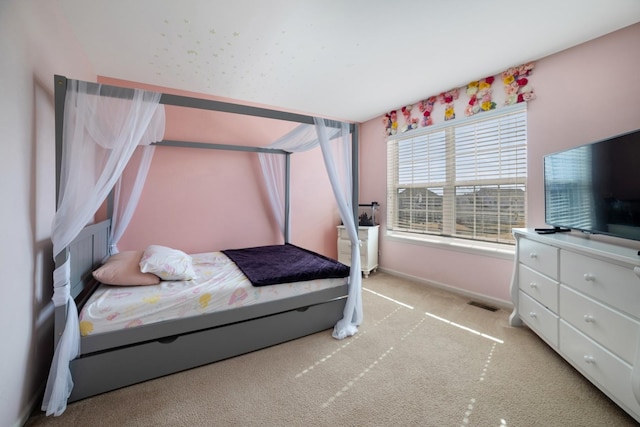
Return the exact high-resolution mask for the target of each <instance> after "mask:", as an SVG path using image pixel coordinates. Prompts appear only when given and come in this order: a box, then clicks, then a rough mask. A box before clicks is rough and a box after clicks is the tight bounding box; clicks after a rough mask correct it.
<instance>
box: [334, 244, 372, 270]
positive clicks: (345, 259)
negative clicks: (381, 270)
mask: <svg viewBox="0 0 640 427" xmlns="http://www.w3.org/2000/svg"><path fill="white" fill-rule="evenodd" d="M338 261H340V262H341V263H343V264H344V265H348V266H351V242H350V241H349V240H346V241H345V240H338ZM368 265H369V253H368V251H367V250H366V248H363V247H362V245H360V267H361V268H364V269H367V268H368V267H367V266H368Z"/></svg>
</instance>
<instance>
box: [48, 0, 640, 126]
mask: <svg viewBox="0 0 640 427" xmlns="http://www.w3.org/2000/svg"><path fill="white" fill-rule="evenodd" d="M57 1H58V2H59V3H60V6H61V9H62V11H63V14H64V15H65V16H66V17H67V18H68V20H69V24H70V26H71V27H72V29H73V31H74V32H75V34H76V36H77V37H78V39H79V41H80V43H81V44H82V45H83V46H84V48H85V51H86V53H87V55H88V57H89V59H90V61H91V63H92V64H93V67H94V71H95V72H96V74H98V75H100V76H106V77H113V78H118V79H124V80H131V81H135V82H141V83H148V84H152V85H158V86H163V87H168V88H176V89H183V90H187V91H192V92H198V93H203V94H211V95H216V96H222V97H228V98H233V99H236V100H240V101H247V102H251V103H257V104H261V105H265V106H271V107H275V108H277V109H282V110H288V111H295V112H300V113H304V114H310V115H317V116H322V117H328V118H337V119H342V120H347V121H354V122H362V121H366V120H368V119H371V118H373V117H376V116H379V115H382V114H384V113H385V112H387V111H389V110H392V109H395V108H399V107H401V106H402V105H405V104H411V103H415V102H417V101H419V100H421V99H423V98H427V97H428V96H431V95H437V94H438V93H440V92H443V91H446V90H449V89H452V88H455V87H460V86H464V85H466V84H467V83H468V82H469V81H472V80H476V79H479V78H482V77H485V76H488V75H494V74H497V73H499V72H501V71H503V70H505V69H507V68H509V67H511V66H516V65H520V64H522V63H525V62H529V61H533V60H537V59H540V58H542V57H545V56H547V55H550V54H553V53H556V52H559V51H561V50H564V49H566V48H569V47H571V46H575V45H577V44H580V43H583V42H585V41H588V40H591V39H594V38H596V37H599V36H601V35H604V34H607V33H609V32H612V31H615V30H617V29H620V28H623V27H626V26H628V25H631V24H634V23H636V22H639V21H640V0H606V1H605V0H530V1H523V2H520V1H514V0H483V1H472V0H398V1H389V0H385V1H380V0H227V1H222V0H57ZM639 42H640V40H639ZM639 45H640V43H639ZM534 73H535V70H534ZM61 74H64V72H63V71H61ZM67 77H70V78H73V77H74V76H72V75H67Z"/></svg>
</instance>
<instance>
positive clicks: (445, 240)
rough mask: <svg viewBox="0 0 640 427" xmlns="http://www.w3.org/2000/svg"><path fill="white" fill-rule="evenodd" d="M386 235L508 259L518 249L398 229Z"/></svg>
mask: <svg viewBox="0 0 640 427" xmlns="http://www.w3.org/2000/svg"><path fill="white" fill-rule="evenodd" d="M385 237H386V238H387V239H389V240H392V241H395V242H400V243H408V244H412V245H420V246H428V247H433V248H438V249H445V250H450V251H457V252H464V253H468V254H473V255H482V256H491V257H495V258H501V259H508V260H513V257H514V256H515V251H516V248H515V246H511V245H505V244H499V243H491V242H479V241H474V240H465V239H456V238H454V237H443V236H431V235H418V234H412V233H402V232H398V231H387V233H386V235H385Z"/></svg>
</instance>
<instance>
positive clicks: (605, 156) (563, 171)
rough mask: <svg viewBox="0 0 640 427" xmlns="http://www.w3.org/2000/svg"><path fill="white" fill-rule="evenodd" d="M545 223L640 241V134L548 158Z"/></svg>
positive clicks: (545, 173) (545, 182) (565, 228)
mask: <svg viewBox="0 0 640 427" xmlns="http://www.w3.org/2000/svg"><path fill="white" fill-rule="evenodd" d="M544 194H545V222H546V223H547V224H548V225H550V226H553V227H554V228H555V229H557V230H581V231H583V232H586V233H592V234H604V235H609V236H614V237H621V238H625V239H632V240H640V129H639V130H637V131H633V132H629V133H625V134H622V135H617V136H614V137H611V138H608V139H605V140H602V141H599V142H594V143H591V144H586V145H582V146H579V147H575V148H571V149H569V150H565V151H561V152H558V153H553V154H548V155H546V156H545V157H544Z"/></svg>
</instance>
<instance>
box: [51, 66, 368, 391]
mask: <svg viewBox="0 0 640 427" xmlns="http://www.w3.org/2000/svg"><path fill="white" fill-rule="evenodd" d="M54 81H55V102H56V111H55V114H56V116H55V120H56V158H57V161H56V176H57V179H58V181H57V184H58V185H57V188H59V177H60V170H61V153H62V126H63V117H64V98H65V95H66V85H67V79H66V78H65V77H62V76H55V78H54ZM100 90H101V93H102V94H105V95H108V96H118V95H117V94H118V93H121V92H122V91H123V90H131V89H123V88H117V87H113V86H108V85H100ZM160 102H161V103H164V104H168V105H179V106H184V107H191V108H200V109H209V110H215V111H223V112H231V113H237V114H245V115H252V116H259V117H268V118H274V119H279V120H290V121H295V122H299V123H309V124H312V123H313V117H309V116H303V115H298V114H291V113H286V112H281V111H275V110H266V109H262V108H255V107H247V106H242V105H236V104H228V103H222V102H217V101H211V100H203V99H198V98H190V97H182V96H175V95H167V94H162V96H161V100H160ZM351 132H352V140H353V147H352V150H353V156H354V161H353V165H352V167H353V168H354V169H353V170H354V173H353V176H354V177H357V176H358V174H357V127H355V126H354V125H351ZM157 144H158V145H172V146H184V147H197V148H213V149H232V150H242V151H256V152H260V151H265V150H266V151H269V150H268V149H263V148H252V147H237V146H233V145H220V144H202V143H190V142H182V141H161V142H159V143H157ZM283 154H286V155H287V162H286V163H287V169H288V164H289V161H288V158H289V157H288V156H289V154H290V153H285V152H283ZM286 176H287V197H286V206H285V209H288V208H289V202H288V180H289V175H288V173H287V174H286ZM353 186H354V187H353V190H354V191H353V195H354V196H353V200H354V203H353V204H352V206H354V218H356V217H357V206H358V203H357V202H356V200H357V191H356V190H357V180H356V181H354V183H353ZM56 191H57V193H56V196H57V197H58V191H59V190H56ZM109 210H110V209H109ZM286 228H288V227H285V229H286ZM109 229H110V220H106V221H103V222H100V223H97V224H93V225H89V226H87V227H85V228H84V229H83V231H82V232H81V233H80V234H79V235H78V236H77V238H76V239H75V240H74V241H73V243H72V244H71V245H69V247H68V248H66V249H65V250H63V251H62V252H61V253H60V255H58V256H57V257H56V267H57V266H59V265H62V263H64V262H65V260H67V259H69V261H70V266H71V267H70V268H71V296H72V297H73V298H74V300H75V302H76V305H77V306H78V310H81V308H82V306H83V304H84V303H85V302H86V300H87V299H88V298H89V296H90V295H91V293H92V292H93V291H94V290H95V288H96V287H97V286H98V285H99V283H98V282H96V281H95V280H94V279H93V276H92V274H91V272H92V271H93V270H94V269H95V268H97V267H98V266H99V265H100V264H101V263H102V261H103V260H104V259H105V258H106V256H107V255H108V251H109V243H110V242H109ZM285 241H286V242H288V241H289V236H288V235H285ZM346 281H347V280H346V279H345V284H343V285H341V286H339V287H336V288H330V289H325V290H322V291H316V292H312V293H308V294H304V295H298V296H294V297H290V298H286V299H283V300H277V301H271V302H267V303H262V304H258V305H254V306H248V307H242V308H237V309H233V310H226V311H222V312H217V313H210V314H206V315H202V316H197V317H190V318H184V319H177V320H172V321H164V322H159V323H155V324H149V325H142V326H138V327H135V328H130V329H125V330H120V331H114V332H107V333H102V334H97V335H89V336H86V337H82V338H81V351H80V356H79V357H78V358H76V359H75V360H73V361H72V362H71V363H70V369H71V373H72V376H73V381H74V387H73V391H72V393H71V396H70V397H69V399H68V402H73V401H77V400H80V399H84V398H87V397H90V396H94V395H97V394H100V393H104V392H107V391H111V390H115V389H118V388H121V387H125V386H128V385H132V384H136V383H139V382H142V381H147V380H150V379H153V378H158V377H161V376H164V375H168V374H172V373H176V372H179V371H183V370H186V369H190V368H194V367H197V366H202V365H205V364H208V363H212V362H216V361H219V360H223V359H226V358H229V357H233V356H237V355H241V354H244V353H248V352H251V351H255V350H259V349H262V348H266V347H269V346H272V345H276V344H279V343H283V342H286V341H289V340H293V339H296V338H300V337H303V336H306V335H309V334H313V333H316V332H320V331H323V330H327V329H330V328H332V327H333V326H334V325H335V324H336V322H338V320H340V319H341V318H342V316H343V309H344V306H345V303H346V299H347V295H348V285H347V284H346ZM66 312H67V306H66V305H63V306H59V307H56V310H55V340H54V341H55V343H56V345H57V341H58V339H59V337H60V336H61V335H62V331H63V330H64V325H65V321H66Z"/></svg>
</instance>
